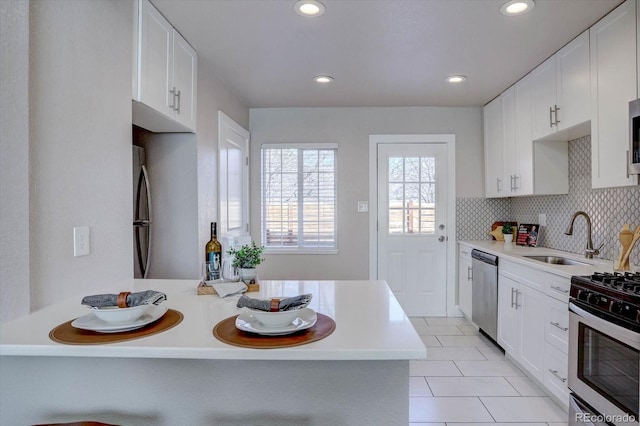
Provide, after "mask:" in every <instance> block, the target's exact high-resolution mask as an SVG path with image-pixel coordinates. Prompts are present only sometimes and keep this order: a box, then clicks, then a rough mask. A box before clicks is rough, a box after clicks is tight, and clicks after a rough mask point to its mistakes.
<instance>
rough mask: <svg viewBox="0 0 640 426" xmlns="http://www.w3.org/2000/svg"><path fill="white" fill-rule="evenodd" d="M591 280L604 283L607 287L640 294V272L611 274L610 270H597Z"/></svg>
mask: <svg viewBox="0 0 640 426" xmlns="http://www.w3.org/2000/svg"><path fill="white" fill-rule="evenodd" d="M587 279H588V278H587ZM591 281H592V282H594V283H602V284H603V285H604V286H607V287H611V288H614V289H619V290H623V291H628V292H631V293H636V294H639V295H640V273H631V272H625V273H620V272H615V273H613V274H611V273H609V272H604V273H602V272H596V273H595V274H593V275H591Z"/></svg>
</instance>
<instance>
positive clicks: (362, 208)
mask: <svg viewBox="0 0 640 426" xmlns="http://www.w3.org/2000/svg"><path fill="white" fill-rule="evenodd" d="M368 211H369V202H368V201H358V213H366V212H368Z"/></svg>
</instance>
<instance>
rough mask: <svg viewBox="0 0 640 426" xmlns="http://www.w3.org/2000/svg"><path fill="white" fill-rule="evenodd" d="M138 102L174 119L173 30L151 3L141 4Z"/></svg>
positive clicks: (144, 2)
mask: <svg viewBox="0 0 640 426" xmlns="http://www.w3.org/2000/svg"><path fill="white" fill-rule="evenodd" d="M140 13H141V16H140V18H141V20H140V40H139V49H140V51H139V59H138V60H139V61H140V63H139V67H140V68H139V76H138V85H139V86H138V99H137V100H138V101H140V102H143V103H145V104H146V105H148V106H150V107H151V108H153V109H154V110H156V111H158V112H161V113H162V114H165V115H167V116H169V117H173V109H172V107H171V105H172V102H173V95H171V94H170V93H169V91H170V90H171V86H172V81H173V67H172V60H171V57H172V54H173V53H172V42H171V40H172V37H173V36H172V32H173V27H171V24H169V22H168V21H167V20H166V19H164V17H163V16H162V15H161V14H160V12H158V11H157V10H156V8H154V7H153V5H151V3H149V2H148V1H143V2H142V4H141V10H140Z"/></svg>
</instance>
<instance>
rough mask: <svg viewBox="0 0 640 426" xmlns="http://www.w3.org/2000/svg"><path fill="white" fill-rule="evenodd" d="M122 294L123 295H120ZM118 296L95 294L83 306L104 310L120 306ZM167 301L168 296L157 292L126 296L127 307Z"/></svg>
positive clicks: (147, 291)
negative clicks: (108, 307)
mask: <svg viewBox="0 0 640 426" xmlns="http://www.w3.org/2000/svg"><path fill="white" fill-rule="evenodd" d="M120 294H122V293H120ZM118 296H120V295H118V294H94V295H92V296H85V297H84V298H83V299H82V304H83V305H87V306H92V307H94V308H104V307H107V306H118ZM165 300H167V295H166V294H164V293H161V292H159V291H155V290H146V291H140V292H137V293H129V294H128V295H127V296H126V306H128V307H132V306H138V305H159V304H160V303H162V302H164V301H165Z"/></svg>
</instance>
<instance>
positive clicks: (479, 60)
mask: <svg viewBox="0 0 640 426" xmlns="http://www.w3.org/2000/svg"><path fill="white" fill-rule="evenodd" d="M321 1H322V3H323V4H324V5H325V7H326V13H325V14H324V15H323V16H320V17H317V18H305V17H302V16H300V15H298V14H296V13H295V12H294V9H293V6H294V4H295V3H296V0H152V2H153V3H154V4H155V5H156V7H158V9H160V11H161V12H162V13H163V14H164V15H165V16H166V17H167V19H168V20H169V21H170V22H171V23H172V24H173V25H174V26H175V27H176V28H177V29H178V31H180V33H182V35H183V36H184V37H185V38H186V39H187V40H189V42H190V43H191V44H192V45H193V47H194V48H195V49H196V50H197V51H198V57H199V61H200V66H201V68H200V69H201V72H202V70H205V72H210V73H213V74H214V75H216V76H217V77H218V78H220V79H221V80H222V81H224V83H225V84H226V85H227V86H228V87H229V88H230V89H231V90H232V91H233V92H234V93H235V94H236V95H238V96H239V97H240V98H241V99H243V100H244V101H245V102H246V103H247V104H248V106H249V107H251V108H261V107H325V106H328V107H343V106H345V107H346V106H480V105H484V104H485V103H487V102H488V101H490V100H491V99H492V98H494V97H495V96H496V95H498V94H499V93H500V92H502V91H503V90H504V89H506V88H507V87H509V86H510V85H511V84H513V83H514V82H515V81H517V80H518V79H519V78H520V77H522V76H524V75H525V74H526V73H527V72H528V71H530V70H531V69H533V68H534V67H535V66H536V65H538V64H539V63H541V62H542V61H543V60H544V59H546V58H547V57H549V56H550V55H552V54H553V53H554V52H555V51H556V50H558V49H559V48H561V47H562V46H563V45H564V44H566V43H567V42H568V41H570V40H571V39H573V38H574V37H575V36H577V35H578V34H580V33H581V32H582V31H584V30H585V29H587V28H589V27H590V26H591V25H592V24H594V23H595V22H596V21H597V20H598V19H600V18H601V17H602V16H604V15H606V14H607V13H608V12H609V11H610V10H612V9H614V8H615V7H616V6H617V5H618V4H620V3H621V0H536V6H535V8H534V9H533V10H532V11H531V12H530V13H527V14H525V15H522V16H518V17H506V16H503V15H501V14H500V12H499V8H500V6H501V5H502V3H504V1H506V0H321ZM318 74H329V75H331V76H333V77H334V78H335V81H334V82H333V83H332V84H331V85H329V86H318V85H317V84H316V83H314V82H313V81H312V78H313V76H315V75H318ZM450 74H464V75H466V76H467V77H468V80H467V81H466V82H464V83H462V84H460V85H457V86H452V85H451V84H448V83H445V81H444V78H445V76H447V75H450Z"/></svg>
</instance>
